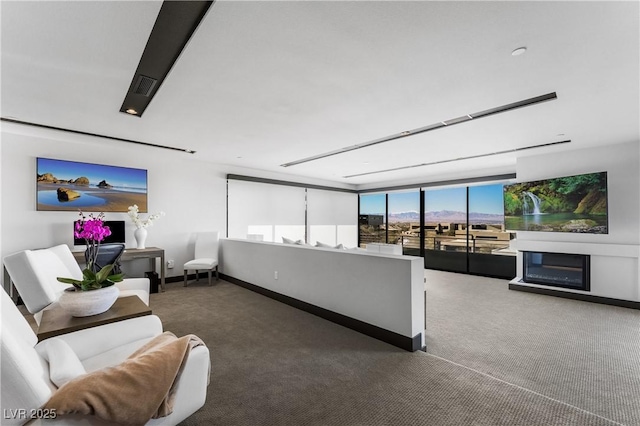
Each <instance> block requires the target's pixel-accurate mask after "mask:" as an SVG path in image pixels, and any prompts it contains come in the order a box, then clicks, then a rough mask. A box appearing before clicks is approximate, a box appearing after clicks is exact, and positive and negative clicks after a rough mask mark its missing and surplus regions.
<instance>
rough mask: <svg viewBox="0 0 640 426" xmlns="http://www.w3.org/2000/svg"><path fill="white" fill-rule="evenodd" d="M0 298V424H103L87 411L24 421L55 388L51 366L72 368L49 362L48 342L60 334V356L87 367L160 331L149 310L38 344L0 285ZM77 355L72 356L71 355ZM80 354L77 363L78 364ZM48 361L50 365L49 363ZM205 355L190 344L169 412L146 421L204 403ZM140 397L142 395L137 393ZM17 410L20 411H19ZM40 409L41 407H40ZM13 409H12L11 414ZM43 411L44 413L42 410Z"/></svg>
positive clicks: (120, 355) (114, 361)
mask: <svg viewBox="0 0 640 426" xmlns="http://www.w3.org/2000/svg"><path fill="white" fill-rule="evenodd" d="M0 293H2V294H1V298H2V304H1V309H2V311H1V312H2V322H1V324H2V330H1V334H0V348H1V353H0V361H1V369H0V373H1V380H0V383H1V395H0V404H1V406H2V407H1V408H2V413H5V414H4V415H3V420H2V424H3V425H22V424H25V423H29V424H30V425H41V424H47V425H49V424H53V425H104V426H106V425H108V423H107V422H105V421H103V420H101V419H99V418H97V417H95V416H91V415H79V414H73V415H64V416H59V417H57V418H56V419H55V420H42V419H38V420H35V421H31V422H29V418H26V417H28V416H29V415H30V413H36V412H38V409H39V408H40V407H42V406H43V404H45V403H46V402H47V401H48V400H49V398H50V397H51V396H52V395H53V394H54V393H55V392H56V391H57V386H56V385H55V384H54V382H53V381H52V380H51V378H52V376H53V377H54V380H55V379H56V377H58V378H59V374H58V376H56V375H55V374H54V370H57V371H58V372H59V371H60V370H61V369H62V370H66V371H67V372H68V371H69V370H72V369H73V368H74V365H73V363H70V365H63V366H62V367H60V366H59V365H58V366H57V367H52V366H53V364H54V363H53V362H52V360H51V359H48V358H51V353H52V351H51V350H50V349H49V346H51V345H53V344H54V342H56V343H58V344H60V343H61V342H60V340H62V341H63V342H65V343H66V345H64V344H63V346H66V347H69V348H71V351H72V352H73V353H74V354H75V355H73V354H69V355H71V356H67V357H61V359H62V360H63V362H66V361H67V360H68V358H74V362H75V363H76V364H77V367H75V368H76V369H78V368H79V369H81V370H82V369H83V370H84V371H85V372H86V373H91V372H94V371H97V370H99V369H101V368H104V367H111V366H116V365H118V364H120V363H121V362H122V361H124V360H125V359H126V358H127V357H128V356H129V355H131V354H132V353H133V352H135V351H136V350H137V349H138V348H140V347H141V346H142V345H144V344H145V343H147V342H149V341H150V340H151V339H153V338H154V337H155V336H158V335H160V334H161V333H162V323H161V322H160V319H159V318H158V317H157V316H154V315H149V316H145V317H140V318H134V319H130V320H126V321H120V322H115V323H112V324H107V325H103V326H99V327H94V328H88V329H85V330H81V331H77V332H73V333H69V334H64V335H61V336H58V337H55V338H52V339H47V340H44V341H42V342H40V343H38V344H36V342H37V340H38V339H37V337H36V335H35V333H34V332H33V330H32V329H31V327H30V326H29V324H28V323H27V321H26V320H25V318H24V317H23V316H22V314H21V313H20V311H19V310H18V308H17V307H16V306H15V305H14V304H13V302H12V301H11V298H10V297H9V296H8V295H7V294H6V293H5V292H4V291H3V290H0ZM76 358H77V359H76ZM78 360H79V364H78ZM50 366H51V367H52V368H50ZM209 369H210V359H209V350H208V349H207V347H206V346H197V347H195V348H193V349H192V350H191V351H190V353H189V355H188V358H187V361H186V363H185V365H184V369H183V370H182V372H181V374H180V376H179V384H182V385H178V387H177V391H176V395H175V399H174V404H173V412H172V413H171V414H170V415H168V416H166V417H160V418H157V419H152V420H150V421H149V422H148V423H147V424H148V425H152V426H153V425H176V424H178V423H179V422H181V421H183V420H184V419H186V418H187V417H189V416H190V415H191V414H193V413H194V412H195V411H196V410H198V409H199V408H200V407H202V406H203V405H204V402H205V399H206V391H207V386H208V384H209ZM141 397H142V396H141ZM20 410H22V411H20ZM41 412H42V411H41ZM12 414H13V415H12ZM45 414H46V413H45Z"/></svg>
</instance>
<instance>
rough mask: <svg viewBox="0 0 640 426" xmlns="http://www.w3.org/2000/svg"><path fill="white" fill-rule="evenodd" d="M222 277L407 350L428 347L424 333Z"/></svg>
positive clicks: (412, 350) (225, 276) (226, 276)
mask: <svg viewBox="0 0 640 426" xmlns="http://www.w3.org/2000/svg"><path fill="white" fill-rule="evenodd" d="M220 278H222V279H224V280H225V281H228V282H230V283H233V284H236V285H238V286H240V287H244V288H246V289H248V290H251V291H255V292H256V293H260V294H262V295H263V296H267V297H269V298H271V299H274V300H277V301H278V302H282V303H285V304H287V305H289V306H293V307H294V308H297V309H300V310H303V311H305V312H309V313H310V314H313V315H316V316H319V317H320V318H324V319H326V320H329V321H331V322H334V323H336V324H339V325H342V326H343V327H347V328H350V329H352V330H355V331H357V332H359V333H362V334H366V335H367V336H370V337H373V338H375V339H378V340H382V341H383V342H385V343H389V344H390V345H393V346H397V347H399V348H401V349H404V350H406V351H410V352H414V351H417V350H423V351H426V347H425V346H422V333H418V334H417V335H416V336H414V337H413V338H410V337H406V336H402V335H400V334H398V333H395V332H393V331H389V330H385V329H384V328H380V327H378V326H375V325H372V324H369V323H366V322H364V321H360V320H357V319H355V318H351V317H348V316H346V315H342V314H339V313H337V312H333V311H330V310H328V309H324V308H321V307H319V306H316V305H312V304H311V303H307V302H303V301H302V300H299V299H295V298H293V297H289V296H285V295H284V294H280V293H277V292H275V291H272V290H268V289H266V288H263V287H260V286H257V285H255V284H251V283H248V282H246V281H242V280H239V279H237V278H234V277H230V276H229V275H225V274H220Z"/></svg>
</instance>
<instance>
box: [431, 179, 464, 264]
mask: <svg viewBox="0 0 640 426" xmlns="http://www.w3.org/2000/svg"><path fill="white" fill-rule="evenodd" d="M423 194H424V215H423V216H424V265H425V268H430V269H443V270H446V271H454V272H467V247H468V240H467V188H466V187H455V188H444V189H432V190H425V191H424V192H423Z"/></svg>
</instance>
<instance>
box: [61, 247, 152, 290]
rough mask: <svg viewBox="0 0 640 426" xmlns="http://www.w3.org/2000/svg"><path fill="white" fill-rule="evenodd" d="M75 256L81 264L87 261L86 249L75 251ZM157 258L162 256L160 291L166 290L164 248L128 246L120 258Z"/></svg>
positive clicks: (124, 260)
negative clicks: (85, 256) (85, 257)
mask: <svg viewBox="0 0 640 426" xmlns="http://www.w3.org/2000/svg"><path fill="white" fill-rule="evenodd" d="M73 257H74V258H75V259H76V262H78V263H79V264H83V263H85V259H84V251H74V252H73ZM155 258H160V291H164V249H161V248H158V247H147V248H143V249H137V248H128V249H125V250H124V252H123V253H122V256H121V257H120V260H121V261H123V262H126V261H128V260H136V259H155ZM153 271H154V272H156V262H153Z"/></svg>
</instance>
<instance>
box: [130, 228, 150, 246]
mask: <svg viewBox="0 0 640 426" xmlns="http://www.w3.org/2000/svg"><path fill="white" fill-rule="evenodd" d="M133 236H134V237H135V238H136V244H137V245H136V248H139V249H143V248H145V247H144V243H145V241H146V240H147V228H137V229H136V230H135V231H134V232H133Z"/></svg>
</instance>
